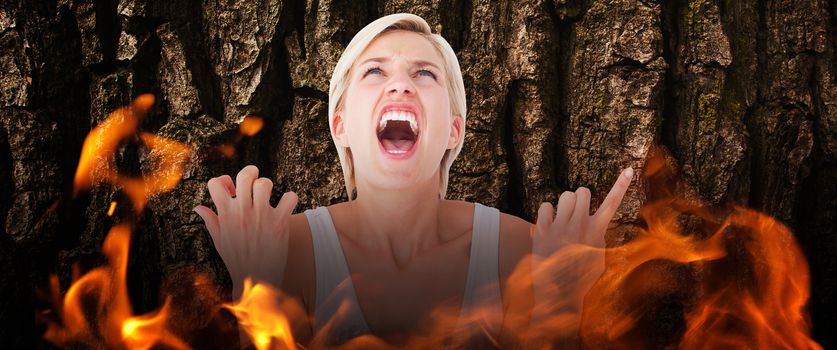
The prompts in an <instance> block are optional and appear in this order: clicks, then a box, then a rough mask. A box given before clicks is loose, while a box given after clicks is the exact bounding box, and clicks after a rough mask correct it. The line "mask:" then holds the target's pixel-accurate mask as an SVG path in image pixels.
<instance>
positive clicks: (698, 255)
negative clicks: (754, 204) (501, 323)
mask: <svg viewBox="0 0 837 350" xmlns="http://www.w3.org/2000/svg"><path fill="white" fill-rule="evenodd" d="M663 158H664V156H663V155H658V156H655V157H654V158H652V159H650V160H649V167H647V168H646V169H647V170H648V171H647V172H646V177H647V178H648V180H649V181H650V183H651V186H649V188H651V189H652V190H651V192H652V193H651V195H652V197H653V196H656V197H658V198H655V200H654V201H652V202H651V203H649V204H646V205H645V206H644V207H643V208H642V210H641V212H640V216H641V217H642V220H643V222H644V224H645V227H644V228H643V227H640V228H638V230H637V231H638V232H637V235H636V237H634V238H633V239H632V240H631V241H630V242H628V243H626V244H624V245H621V246H618V247H613V248H609V249H608V250H607V260H608V263H607V269H606V270H605V272H604V274H603V275H602V277H601V278H600V279H599V280H598V281H597V283H596V284H595V285H594V286H593V287H592V288H591V290H590V292H589V293H588V294H587V296H586V298H585V300H584V310H583V317H582V323H581V336H582V339H583V340H584V343H585V346H586V347H588V348H604V347H606V348H637V347H640V348H642V347H649V346H650V345H649V344H647V343H645V341H646V340H644V339H639V338H642V337H643V336H637V335H636V334H635V333H636V330H637V329H647V328H642V327H643V323H647V322H648V320H646V319H645V318H646V317H647V315H648V314H649V312H650V311H651V309H652V308H653V307H655V305H654V303H655V302H656V301H658V300H659V296H660V295H675V294H680V295H688V297H686V298H685V299H686V300H688V302H684V303H683V304H684V305H683V306H682V312H683V315H684V316H683V322H684V324H685V331H684V332H683V334H682V337H681V338H680V340H679V346H678V348H680V349H717V348H755V349H773V348H778V349H822V347H821V346H820V345H819V344H817V343H816V342H814V341H813V340H812V339H811V338H810V324H809V322H808V319H807V315H806V314H805V305H806V303H807V300H808V297H809V288H810V284H809V275H808V266H807V263H806V261H805V258H804V256H803V255H802V252H801V250H800V249H799V247H798V245H797V244H796V241H795V239H794V236H793V234H792V232H791V231H790V230H789V229H788V228H787V227H786V226H784V225H783V224H781V223H780V222H778V221H777V220H775V219H773V218H771V217H769V216H767V215H764V214H761V213H759V212H756V211H754V210H751V209H746V208H743V207H739V206H733V207H732V208H731V209H723V208H721V210H715V211H712V210H710V209H709V208H706V207H702V206H700V205H698V204H695V203H688V202H687V201H686V200H684V199H681V198H675V197H674V196H673V194H674V193H675V186H676V185H677V180H676V178H675V176H674V175H673V172H672V171H671V168H670V166H668V165H666V161H665V160H664V159H663ZM655 264H656V267H658V268H655ZM661 264H666V266H667V268H659V267H660V266H661ZM678 266H680V267H682V268H684V269H688V270H690V271H692V272H693V273H692V275H693V276H694V278H693V279H694V281H693V282H692V283H689V282H682V281H680V282H678V281H677V278H676V277H677V276H678V273H677V272H674V273H672V270H674V269H678V268H679V267H678ZM682 274H683V273H682V269H681V270H680V275H682ZM640 333H641V332H640ZM648 336H649V335H648V334H645V335H644V337H648Z"/></svg>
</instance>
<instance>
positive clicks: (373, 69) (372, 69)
mask: <svg viewBox="0 0 837 350" xmlns="http://www.w3.org/2000/svg"><path fill="white" fill-rule="evenodd" d="M373 72H378V73H381V72H382V71H381V69H380V68H378V67H372V68H369V69H367V70H366V73H363V76H364V77H365V76H367V75H369V74H370V73H373Z"/></svg>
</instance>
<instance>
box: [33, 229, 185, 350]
mask: <svg viewBox="0 0 837 350" xmlns="http://www.w3.org/2000/svg"><path fill="white" fill-rule="evenodd" d="M130 239H131V230H130V227H129V226H128V225H127V224H120V225H117V226H114V227H113V228H112V229H111V231H110V233H108V236H107V237H106V238H105V242H104V244H103V246H102V252H103V253H104V255H105V256H106V257H107V258H108V260H109V262H110V263H109V264H108V265H107V266H103V267H98V268H96V269H93V270H91V271H90V272H88V273H86V274H85V275H84V276H82V277H81V278H80V279H78V280H76V281H75V282H74V283H73V284H72V286H71V287H70V289H69V290H68V291H67V294H66V295H65V296H64V300H63V304H62V305H61V306H60V307H59V308H58V309H59V310H62V311H63V312H62V313H61V321H62V322H61V324H58V323H50V324H49V328H48V329H47V331H46V333H45V334H44V338H45V339H47V340H48V341H50V342H52V343H54V344H56V345H59V346H67V345H70V344H73V343H76V342H80V343H84V344H87V345H89V346H91V347H102V346H104V347H107V348H126V349H148V348H151V347H152V346H153V345H155V344H162V345H165V346H167V347H170V348H173V349H189V347H188V346H187V345H186V344H184V343H183V342H182V341H181V340H180V339H179V338H177V337H176V336H175V335H173V334H171V333H170V332H168V331H167V330H166V328H165V324H166V318H167V316H168V310H169V300H166V302H165V305H164V306H163V307H162V308H161V309H160V310H158V311H156V312H152V313H149V314H146V315H142V316H134V315H133V312H132V309H131V303H130V300H129V298H128V290H127V286H126V283H125V275H126V271H127V268H128V248H129V245H130ZM54 284H56V286H54V288H57V281H56V282H54ZM91 300H95V305H96V307H95V311H94V310H90V308H89V307H88V305H89V303H90V301H91ZM91 313H92V314H93V316H94V317H93V318H92V319H89V318H88V315H90V314H91ZM91 326H94V327H96V328H95V330H94V329H92V328H91Z"/></svg>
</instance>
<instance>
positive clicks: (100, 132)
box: [74, 94, 190, 212]
mask: <svg viewBox="0 0 837 350" xmlns="http://www.w3.org/2000/svg"><path fill="white" fill-rule="evenodd" d="M153 105H154V96H153V95H151V94H144V95H140V96H138V97H137V98H136V99H135V100H134V103H133V104H132V105H131V106H128V107H122V108H119V109H117V110H116V111H114V112H113V113H111V114H110V115H108V117H107V118H106V119H105V120H104V121H102V122H101V123H100V124H99V125H98V126H96V128H94V129H93V130H92V131H90V134H88V135H87V138H86V139H85V140H84V146H83V147H82V151H81V157H80V158H79V164H78V168H77V169H76V175H75V180H74V185H75V189H74V191H75V194H78V192H79V191H81V190H86V189H89V188H91V187H92V186H93V185H95V184H98V183H100V182H108V183H111V184H113V185H116V186H119V187H122V189H123V190H124V191H125V193H126V194H127V195H128V197H129V198H131V202H132V203H133V206H134V209H135V210H136V211H137V212H139V211H142V209H143V208H144V207H145V202H146V200H147V198H148V197H149V196H153V195H155V194H158V193H162V192H166V191H169V190H171V189H172V188H174V187H175V186H176V185H177V183H178V182H179V181H180V178H181V176H182V175H183V163H184V161H185V160H186V159H187V158H188V156H189V153H190V149H189V147H188V146H187V145H185V144H182V143H179V142H175V141H172V140H169V139H166V138H163V137H160V136H157V135H154V134H151V133H146V132H140V133H139V138H140V140H141V141H142V143H143V144H144V145H145V146H146V147H148V148H149V150H150V154H151V155H152V157H153V159H155V162H154V163H155V164H154V165H153V167H154V169H153V170H152V171H148V173H149V174H152V175H147V176H142V177H132V176H125V175H122V174H120V173H119V172H118V171H117V167H116V162H115V159H114V154H115V153H116V149H117V147H118V146H119V143H120V142H122V140H125V139H126V138H128V137H130V136H131V135H134V134H135V133H136V132H137V128H138V127H139V122H140V120H141V119H142V118H143V117H144V116H145V114H147V113H148V110H149V109H150V108H151V106H153Z"/></svg>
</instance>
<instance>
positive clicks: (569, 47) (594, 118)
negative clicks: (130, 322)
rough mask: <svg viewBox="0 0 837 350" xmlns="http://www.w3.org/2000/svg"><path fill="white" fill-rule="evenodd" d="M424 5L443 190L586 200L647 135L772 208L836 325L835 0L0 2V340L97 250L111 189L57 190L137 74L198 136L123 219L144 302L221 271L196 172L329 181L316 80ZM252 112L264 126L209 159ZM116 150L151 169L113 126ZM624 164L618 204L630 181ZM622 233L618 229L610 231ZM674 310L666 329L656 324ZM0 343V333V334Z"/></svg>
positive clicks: (169, 132)
mask: <svg viewBox="0 0 837 350" xmlns="http://www.w3.org/2000/svg"><path fill="white" fill-rule="evenodd" d="M396 12H412V13H415V14H417V15H419V16H422V17H423V18H425V19H426V20H427V21H428V23H430V25H431V27H433V28H434V30H435V31H436V32H438V33H441V34H442V35H443V36H444V37H445V38H446V39H447V40H448V41H449V42H450V43H451V45H452V46H453V48H454V49H455V50H456V52H457V56H458V58H459V60H460V64H461V67H462V71H463V74H464V79H465V84H466V89H467V92H468V124H467V134H466V137H465V145H464V148H463V152H462V154H461V155H460V158H459V159H458V160H457V161H456V163H454V165H453V168H452V170H451V172H452V174H451V181H450V188H449V191H448V197H449V198H457V199H464V200H468V201H478V202H481V203H483V204H487V205H491V206H495V207H498V208H500V209H501V210H503V211H505V212H509V213H511V214H515V215H519V216H521V217H524V218H526V219H528V220H533V219H534V216H535V212H536V210H537V207H538V204H539V203H540V202H543V201H553V202H554V201H555V200H556V199H557V197H558V195H559V194H560V192H561V191H564V190H574V189H575V188H577V187H579V186H587V187H589V188H591V190H592V191H593V192H594V196H595V195H599V197H598V200H601V198H602V196H603V194H604V192H605V191H606V190H607V189H608V187H609V185H610V184H611V183H612V182H613V180H614V178H615V176H616V175H617V171H618V169H620V168H622V167H624V166H627V165H632V166H633V167H634V168H635V169H637V170H638V171H639V172H640V173H641V172H642V170H643V167H644V165H645V164H644V161H645V157H646V155H647V154H648V152H649V149H650V148H651V147H652V146H653V145H654V144H662V145H664V146H665V147H666V148H667V149H668V150H669V151H670V152H671V153H672V154H673V156H674V158H675V160H676V162H677V164H678V167H679V171H680V173H681V175H682V176H683V177H684V179H685V180H686V182H687V183H688V184H689V185H691V187H693V188H694V191H693V192H689V193H683V194H682V195H684V196H691V197H694V198H700V199H702V200H704V201H706V202H707V203H710V204H722V203H726V202H728V201H735V202H739V203H742V204H745V205H748V206H751V207H753V208H755V209H758V210H761V211H764V212H766V213H768V214H770V215H772V216H775V217H777V218H779V219H781V220H783V221H785V222H787V223H789V224H790V225H791V227H792V228H793V229H794V230H795V232H796V234H797V237H798V238H799V240H800V242H801V243H802V246H803V249H804V250H805V252H806V254H807V256H808V259H809V262H810V266H811V273H812V290H813V295H812V299H811V302H810V311H811V313H812V317H813V321H814V336H815V339H816V340H817V341H819V342H821V343H822V344H823V345H824V346H825V347H826V348H832V347H837V338H835V336H834V334H833V332H831V333H829V332H828V330H829V328H830V327H832V326H833V325H834V324H837V315H835V314H834V313H833V312H829V311H826V310H834V309H837V279H835V277H834V276H837V258H835V256H836V255H837V229H835V227H837V185H835V182H836V181H835V180H837V58H836V57H835V55H837V40H835V35H837V3H836V2H835V1H834V0H830V1H828V0H693V1H685V0H675V1H655V0H647V1H641V0H523V1H473V0H429V1H420V0H412V1H405V2H395V1H386V0H377V1H373V0H367V1H365V2H357V1H354V2H350V1H332V0H319V1H317V0H308V1H305V2H292V1H282V0H261V1H252V2H235V1H233V2H229V1H217V0H215V1H203V2H200V1H195V0H189V1H159V0H154V1H147V2H146V1H138V0H107V1H104V0H103V1H96V2H89V1H80V0H59V1H22V0H4V1H3V4H2V6H0V48H2V51H0V67H2V70H0V193H1V194H2V195H0V219H3V221H2V222H3V225H0V253H1V254H0V268H2V269H3V271H4V273H2V274H0V275H2V277H0V315H2V321H3V322H2V323H3V324H2V325H0V342H2V343H3V345H10V346H11V347H13V348H20V347H32V346H34V344H41V341H40V340H39V338H40V333H39V332H40V331H41V329H39V328H37V327H36V326H35V325H34V320H33V319H32V314H33V312H34V310H35V309H36V306H37V305H36V304H37V300H36V298H35V289H36V288H40V287H42V286H44V285H45V281H46V279H47V277H48V276H49V274H51V273H57V274H58V275H59V277H60V278H61V281H62V285H63V286H64V287H65V288H66V286H67V285H68V284H69V280H70V270H71V266H72V264H74V263H80V264H81V266H82V268H83V269H86V268H89V267H91V266H95V265H97V264H100V263H101V262H102V258H101V256H100V253H99V250H100V246H101V243H102V240H103V238H104V236H105V234H106V233H107V231H108V228H109V227H111V226H112V225H113V224H114V223H115V222H116V221H117V220H118V219H116V218H118V217H120V215H124V214H126V212H127V211H129V209H128V208H127V207H124V208H123V207H120V209H119V210H121V211H122V213H121V214H118V215H114V216H113V217H108V216H107V215H106V214H105V213H106V211H107V208H108V205H109V203H110V202H111V201H112V200H117V201H119V202H120V203H123V202H126V199H124V198H123V197H122V194H121V193H120V192H119V190H118V189H115V188H111V187H109V186H100V187H98V188H96V189H94V190H93V191H91V192H90V193H88V194H84V195H82V196H80V197H77V198H73V196H72V179H73V175H74V172H75V168H76V165H77V162H78V158H79V152H80V149H81V143H82V141H83V140H84V137H85V135H86V134H87V132H88V131H89V130H90V129H91V128H92V127H93V126H95V125H96V124H97V123H98V122H100V121H101V120H103V118H104V117H105V116H107V114H108V113H109V112H110V111H112V110H113V109H115V108H117V107H119V106H122V105H126V104H128V103H129V102H130V101H131V99H132V98H133V97H134V96H136V95H138V94H140V93H145V92H152V93H154V94H155V95H156V96H157V103H156V105H155V107H154V109H153V110H152V113H151V115H150V116H149V117H148V118H147V119H146V120H145V121H144V123H143V129H144V130H146V131H150V132H153V133H157V134H160V135H162V136H166V137H169V138H172V139H175V140H178V141H181V142H185V143H187V144H189V145H190V146H191V147H192V148H193V149H195V150H197V152H194V153H193V156H192V158H191V159H190V160H189V166H188V168H187V171H186V173H185V175H184V176H183V179H182V181H181V182H180V184H179V186H178V187H177V188H176V189H175V190H174V191H172V192H170V193H167V194H164V195H160V196H158V197H156V198H153V199H152V200H151V201H150V202H149V203H148V207H147V209H146V211H145V212H144V213H143V215H142V216H141V217H140V218H139V220H140V221H139V222H140V223H139V225H138V226H137V229H136V230H135V232H134V242H133V246H132V258H131V265H130V269H131V273H130V283H131V286H130V287H131V291H132V298H133V300H134V303H135V305H136V308H137V309H138V310H140V311H142V310H150V309H153V308H155V307H157V306H159V303H160V295H159V293H158V291H159V290H160V289H161V287H162V286H164V285H168V284H170V283H172V282H171V281H172V280H173V279H175V280H176V279H179V278H182V277H183V274H184V272H183V271H194V270H199V271H205V272H208V273H210V275H211V276H213V278H214V279H215V281H217V282H219V283H221V285H222V286H224V285H226V286H227V287H228V286H229V280H228V277H227V273H226V271H225V269H224V267H223V264H222V263H221V260H220V258H219V257H218V255H217V253H216V252H215V250H214V248H213V245H212V242H211V239H210V237H209V235H208V234H207V233H206V231H205V229H204V227H203V225H202V223H201V221H200V219H199V217H198V216H197V215H195V214H194V213H193V212H192V211H191V208H193V207H194V206H195V205H198V204H209V203H210V199H209V195H208V193H207V191H206V190H205V182H206V181H207V180H208V179H209V178H210V177H213V176H218V175H221V174H230V175H234V174H235V172H237V171H238V169H240V168H241V167H243V166H244V165H246V164H256V165H258V166H259V168H260V169H261V171H262V176H266V177H269V178H272V179H273V180H274V182H275V184H276V186H275V190H276V193H277V195H278V194H279V193H281V192H284V191H289V190H293V191H296V192H297V193H298V194H299V196H300V199H301V203H300V205H299V207H298V209H297V210H298V211H301V210H304V209H307V208H311V207H314V206H319V205H328V204H332V203H336V202H339V201H343V200H345V199H346V195H345V193H344V187H343V183H342V175H341V173H340V166H339V162H338V159H337V154H336V151H335V150H334V146H333V144H332V142H331V139H330V137H329V133H328V122H327V120H326V115H327V109H328V101H327V100H328V96H327V91H328V80H329V78H330V76H331V71H332V69H333V67H334V64H335V63H336V61H337V59H338V58H339V55H340V54H341V52H342V50H343V48H344V47H345V45H346V44H347V43H348V42H349V40H351V38H352V36H353V35H354V34H355V33H356V32H357V31H358V30H360V29H361V28H362V27H363V26H364V25H365V24H367V23H369V22H370V21H372V20H374V19H375V18H377V17H379V16H381V15H385V14H389V13H396ZM248 114H252V115H258V116H261V117H263V118H264V119H265V128H264V129H263V130H262V131H261V132H260V133H259V134H258V135H256V136H255V137H253V138H245V139H244V140H243V141H241V142H240V143H238V144H237V146H236V154H235V156H234V157H233V158H232V159H226V158H224V157H221V156H219V155H218V153H217V152H213V149H214V147H215V146H217V145H220V144H222V143H225V142H231V141H233V139H234V137H235V136H236V131H237V128H238V122H240V121H241V119H242V118H243V117H244V116H245V115H248ZM116 156H117V160H118V163H119V165H120V168H121V169H122V170H123V171H126V172H133V173H142V172H143V171H148V169H150V168H149V166H148V162H149V160H148V155H147V154H144V153H143V152H142V151H141V150H139V149H138V148H137V147H136V146H135V145H132V144H131V143H128V144H126V145H124V146H123V147H121V148H120V150H119V152H118V154H117V155H116ZM643 186H644V184H642V183H639V182H636V183H635V186H633V187H632V189H631V190H630V191H629V194H628V196H627V197H626V200H625V203H624V204H623V207H622V209H621V210H620V212H619V214H618V220H619V221H620V222H631V221H632V220H634V219H635V218H636V216H637V212H638V209H639V207H640V206H641V205H642V203H643V202H644V201H645V194H646V188H645V187H643ZM617 238H618V237H617ZM675 332H676V330H675ZM3 347H6V346H3Z"/></svg>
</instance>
